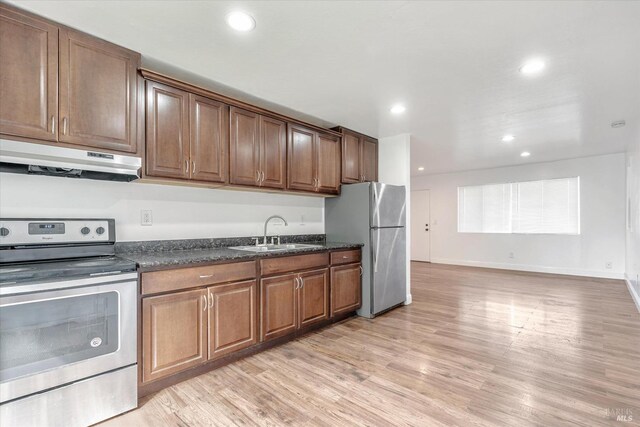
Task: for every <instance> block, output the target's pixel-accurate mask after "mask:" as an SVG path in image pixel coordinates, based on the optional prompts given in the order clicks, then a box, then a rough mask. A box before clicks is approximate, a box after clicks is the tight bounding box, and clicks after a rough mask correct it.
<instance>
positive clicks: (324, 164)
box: [316, 133, 340, 194]
mask: <svg viewBox="0 0 640 427" xmlns="http://www.w3.org/2000/svg"><path fill="white" fill-rule="evenodd" d="M316 156H317V165H318V166H317V182H316V184H317V191H319V192H321V193H330V194H337V193H338V192H339V191H340V138H339V137H338V136H335V135H328V134H322V133H319V134H318V142H317V154H316Z"/></svg>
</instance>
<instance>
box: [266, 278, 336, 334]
mask: <svg viewBox="0 0 640 427" xmlns="http://www.w3.org/2000/svg"><path fill="white" fill-rule="evenodd" d="M260 286H261V293H262V295H261V307H262V328H261V336H260V337H261V340H262V341H268V340H270V339H273V338H278V337H282V336H285V335H288V334H291V333H293V332H295V331H296V330H298V329H300V328H302V327H306V326H309V325H312V324H314V323H317V322H320V321H322V320H326V319H328V318H329V269H328V268H323V269H319V270H313V271H308V272H304V273H290V274H286V275H284V276H276V277H269V278H266V279H262V280H261V285H260Z"/></svg>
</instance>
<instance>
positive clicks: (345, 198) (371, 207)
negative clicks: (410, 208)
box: [325, 182, 407, 317]
mask: <svg viewBox="0 0 640 427" xmlns="http://www.w3.org/2000/svg"><path fill="white" fill-rule="evenodd" d="M405 210H406V190H405V187H404V186H397V185H387V184H381V183H379V182H364V183H361V184H350V185H343V186H342V191H341V195H340V197H336V198H333V199H326V202H325V231H326V234H327V240H328V241H337V242H340V241H349V242H360V243H364V247H363V248H362V268H363V274H362V308H360V310H358V314H359V315H360V316H364V317H374V316H376V315H377V314H380V313H382V312H384V311H387V310H389V309H390V308H393V307H395V306H397V305H400V304H402V303H403V302H404V301H405V299H406V295H407V290H406V287H407V283H406V280H407V251H406V241H407V238H406V220H405V218H406V212H405Z"/></svg>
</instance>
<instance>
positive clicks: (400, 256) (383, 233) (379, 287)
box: [371, 227, 407, 314]
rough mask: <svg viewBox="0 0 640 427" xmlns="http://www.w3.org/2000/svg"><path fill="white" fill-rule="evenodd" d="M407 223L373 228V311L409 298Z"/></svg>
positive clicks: (379, 310) (375, 311)
mask: <svg viewBox="0 0 640 427" xmlns="http://www.w3.org/2000/svg"><path fill="white" fill-rule="evenodd" d="M406 244H407V242H406V235H405V229H404V227H397V228H378V229H371V264H372V266H371V272H372V276H371V277H372V279H371V286H372V290H371V294H372V295H371V303H372V307H371V312H372V313H373V314H377V313H380V312H382V311H384V310H386V309H388V308H391V307H393V306H396V305H398V304H401V303H402V302H404V300H405V299H406V293H407V292H406V289H407V255H406V252H407V247H406Z"/></svg>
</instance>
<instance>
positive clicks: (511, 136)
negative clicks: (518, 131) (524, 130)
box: [502, 135, 516, 142]
mask: <svg viewBox="0 0 640 427" xmlns="http://www.w3.org/2000/svg"><path fill="white" fill-rule="evenodd" d="M514 139H516V137H515V136H513V135H505V136H503V137H502V142H511V141H513V140H514Z"/></svg>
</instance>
